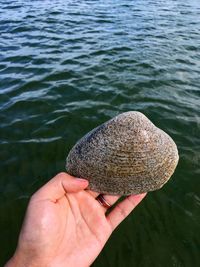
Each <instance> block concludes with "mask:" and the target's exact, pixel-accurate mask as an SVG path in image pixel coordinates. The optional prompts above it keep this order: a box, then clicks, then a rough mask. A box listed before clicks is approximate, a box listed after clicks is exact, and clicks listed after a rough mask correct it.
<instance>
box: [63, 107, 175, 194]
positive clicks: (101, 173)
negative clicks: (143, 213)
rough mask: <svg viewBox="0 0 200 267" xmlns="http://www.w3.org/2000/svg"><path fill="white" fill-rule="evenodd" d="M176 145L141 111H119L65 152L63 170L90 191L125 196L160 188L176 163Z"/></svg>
mask: <svg viewBox="0 0 200 267" xmlns="http://www.w3.org/2000/svg"><path fill="white" fill-rule="evenodd" d="M178 158H179V156H178V150H177V147H176V144H175V143H174V141H173V140H172V139H171V137H170V136H169V135H167V134H166V133H165V132H164V131H162V130H161V129H159V128H157V127H156V126H155V125H154V124H153V123H152V122H151V121H150V120H149V119H148V118H147V117H146V116H145V115H144V114H142V113H140V112H136V111H130V112H125V113H122V114H120V115H118V116H116V117H114V118H113V119H111V120H109V121H107V122H105V123H104V124H102V125H100V126H98V127H97V128H95V129H93V130H92V131H90V132H89V133H88V134H86V135H85V136H84V137H83V138H82V139H80V140H79V141H78V142H77V143H76V144H75V146H74V147H73V148H72V149H71V151H70V152H69V155H68V157H67V161H66V169H67V172H68V173H69V174H71V175H73V176H75V177H83V178H86V179H88V180H89V187H90V189H91V190H94V191H97V192H100V193H104V194H113V195H129V194H138V193H142V192H148V191H153V190H157V189H159V188H161V187H162V186H163V185H164V184H165V183H166V182H167V181H168V180H169V178H170V177H171V175H172V174H173V172H174V170H175V168H176V166H177V163H178Z"/></svg>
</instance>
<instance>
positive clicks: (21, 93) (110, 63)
mask: <svg viewBox="0 0 200 267" xmlns="http://www.w3.org/2000/svg"><path fill="white" fill-rule="evenodd" d="M199 84H200V2H199V1H198V0H190V1H189V0H184V1H183V0H165V1H164V0H159V1H158V0H135V1H128V0H120V1H119V0H115V1H114V0H108V1H103V0H102V1H87V0H85V1H55V0H51V1H47V0H44V1H34V0H32V1H20V0H19V1H11V0H10V1H1V0H0V159H1V161H0V167H1V176H0V193H1V194H0V247H1V248H0V265H3V263H4V262H5V260H6V259H8V258H9V257H10V255H11V254H12V253H13V250H14V248H15V246H16V240H17V236H18V232H19V229H20V226H21V222H22V219H23V216H24V212H25V208H26V205H27V202H28V199H29V197H30V195H31V194H32V193H33V192H34V191H35V190H36V189H37V188H39V187H40V186H41V185H42V184H43V183H44V182H46V181H47V180H48V179H49V178H51V177H52V176H53V175H54V174H56V173H57V172H59V171H63V170H64V166H65V157H66V155H67V153H68V152H69V150H70V148H71V147H72V145H73V144H74V143H75V142H76V140H78V139H79V138H80V137H81V136H82V135H83V134H85V133H86V132H87V131H89V130H91V129H92V128H93V127H95V126H97V125H99V124H100V123H102V122H104V121H106V120H108V119H110V118H111V117H113V116H115V115H117V114H119V113H120V112H124V111H128V110H138V111H142V112H143V113H144V114H145V115H147V116H148V117H149V118H150V119H151V120H152V121H153V122H154V123H155V124H156V125H157V126H159V127H161V128H162V129H163V130H165V131H166V132H167V133H169V134H170V135H171V136H172V137H173V139H174V140H175V142H176V143H177V145H178V148H179V153H180V162H179V165H178V168H177V170H176V172H175V174H174V176H173V179H171V180H170V182H169V183H168V184H167V185H166V186H165V187H164V188H163V189H162V190H159V191H157V192H153V193H149V194H148V196H147V198H146V199H145V201H144V202H143V203H142V204H141V205H140V206H139V207H138V208H137V209H136V210H135V212H134V213H132V214H131V215H130V216H129V217H128V218H127V219H126V220H125V221H124V222H123V223H122V225H121V227H120V228H118V230H117V231H115V233H114V234H113V236H112V238H111V239H110V240H109V242H108V243H107V245H106V247H105V249H104V250H103V252H102V253H101V255H100V256H99V258H98V259H97V260H96V262H95V263H94V265H93V266H95V267H102V266H116V267H117V266H119V267H123V266H140V267H149V266H154V267H165V266H166V267H171V266H175V267H183V266H186V267H191V266H192V267H196V266H200V138H199V135H200V88H199Z"/></svg>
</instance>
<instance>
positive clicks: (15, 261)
mask: <svg viewBox="0 0 200 267" xmlns="http://www.w3.org/2000/svg"><path fill="white" fill-rule="evenodd" d="M4 267H47V266H46V265H43V264H40V263H37V262H36V261H34V262H33V261H31V259H29V260H28V259H26V257H21V256H19V255H17V254H14V255H13V257H12V258H11V259H10V260H9V261H8V262H7V263H6V265H5V266H4Z"/></svg>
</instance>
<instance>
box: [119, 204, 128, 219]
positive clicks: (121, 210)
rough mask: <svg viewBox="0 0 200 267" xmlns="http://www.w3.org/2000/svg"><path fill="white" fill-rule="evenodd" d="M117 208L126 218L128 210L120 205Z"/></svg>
mask: <svg viewBox="0 0 200 267" xmlns="http://www.w3.org/2000/svg"><path fill="white" fill-rule="evenodd" d="M117 208H118V212H119V213H120V215H121V217H122V218H124V219H125V218H126V217H127V216H128V213H127V212H126V210H125V209H123V208H122V207H120V206H117Z"/></svg>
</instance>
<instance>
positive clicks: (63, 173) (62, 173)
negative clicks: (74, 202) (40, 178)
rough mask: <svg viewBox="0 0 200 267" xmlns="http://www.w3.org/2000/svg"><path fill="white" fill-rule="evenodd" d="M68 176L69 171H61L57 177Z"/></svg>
mask: <svg viewBox="0 0 200 267" xmlns="http://www.w3.org/2000/svg"><path fill="white" fill-rule="evenodd" d="M66 176H67V173H65V172H59V173H58V174H57V175H56V177H58V178H66Z"/></svg>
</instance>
